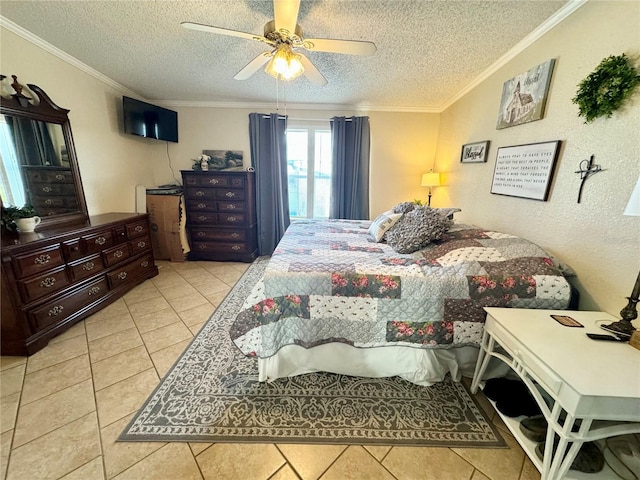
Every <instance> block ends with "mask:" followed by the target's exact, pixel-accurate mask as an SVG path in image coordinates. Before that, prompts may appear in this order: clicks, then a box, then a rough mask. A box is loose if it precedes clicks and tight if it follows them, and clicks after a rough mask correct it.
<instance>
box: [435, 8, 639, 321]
mask: <svg viewBox="0 0 640 480" xmlns="http://www.w3.org/2000/svg"><path fill="white" fill-rule="evenodd" d="M639 20H640V3H639V2H626V1H617V2H616V1H607V2H600V1H590V2H588V3H586V4H585V5H584V6H583V7H581V8H579V9H578V10H577V11H576V12H575V13H573V14H572V15H571V16H570V17H569V18H567V19H566V20H564V21H563V22H562V23H561V24H560V25H558V26H556V27H555V28H554V29H553V30H551V31H550V32H549V33H547V34H546V35H544V36H543V37H542V38H541V39H539V40H538V41H537V42H536V43H535V44H533V45H532V46H531V47H529V48H528V49H527V50H526V51H525V52H523V53H522V54H520V55H518V56H517V57H516V58H515V59H513V60H512V61H510V62H509V63H508V64H507V65H505V66H504V67H503V68H501V69H500V70H499V71H498V72H496V73H495V74H494V75H492V76H491V77H490V78H488V79H487V80H486V81H484V82H483V83H482V84H480V85H479V86H478V87H476V88H475V89H474V90H473V91H471V92H470V93H469V94H467V95H466V96H465V97H463V98H462V99H461V100H459V101H458V102H456V103H455V104H454V105H453V106H451V107H450V108H448V109H447V110H446V111H445V112H443V113H442V115H441V124H440V136H439V142H438V150H437V156H436V166H437V170H440V171H443V172H446V176H447V179H448V180H447V182H448V183H449V184H450V186H449V187H448V189H447V190H446V191H445V189H435V197H434V200H435V203H436V204H442V205H449V206H456V207H460V208H462V213H461V214H460V216H459V218H460V219H461V220H463V221H466V222H468V223H473V224H476V225H481V226H483V227H489V228H494V229H497V230H501V231H505V232H509V233H514V234H517V235H519V236H522V237H525V238H528V239H530V240H532V241H534V242H536V243H538V244H539V245H540V246H542V247H544V248H545V249H547V250H548V251H549V252H551V253H552V254H554V255H556V256H557V257H559V258H560V259H562V260H563V261H564V262H566V263H567V264H569V265H570V266H571V267H572V268H573V269H574V270H575V271H576V273H577V285H578V286H579V288H580V293H581V308H582V309H602V310H605V311H608V312H609V313H612V314H615V315H617V314H618V313H619V311H620V309H621V308H622V307H624V306H625V305H626V303H627V302H626V299H625V297H626V296H628V295H630V294H631V290H632V288H633V284H634V282H635V279H636V276H637V275H638V270H639V269H640V218H638V217H626V216H623V215H622V212H623V211H624V208H625V205H626V203H627V201H628V199H629V195H630V194H631V191H632V190H633V186H634V185H635V183H636V180H637V179H638V175H639V174H640V161H639V160H640V92H637V93H636V94H635V95H634V97H633V99H632V101H630V102H629V103H628V104H627V106H626V107H625V108H624V109H623V110H621V111H619V112H616V113H615V114H614V115H613V116H612V118H610V119H598V120H596V121H595V122H593V123H591V124H588V125H585V124H584V123H583V119H582V118H579V117H578V109H577V106H576V105H574V104H573V103H571V98H573V97H574V96H575V93H576V89H577V87H576V85H577V84H578V83H579V82H580V81H581V80H582V79H583V78H584V77H586V76H587V75H588V74H589V73H590V72H591V71H592V70H593V69H594V68H595V67H596V66H597V65H598V64H599V63H600V61H601V60H602V59H603V58H605V57H607V56H609V55H619V54H622V53H626V54H627V55H629V56H630V57H631V58H632V59H634V61H635V62H636V64H637V60H638V56H639V55H640V35H639V33H638V25H639ZM550 58H555V59H556V65H555V71H554V73H553V78H552V81H551V89H550V95H549V98H548V103H547V110H546V114H545V116H544V118H543V119H542V120H539V121H536V122H532V123H528V124H525V125H519V126H515V127H511V128H507V129H504V130H496V129H495V124H496V120H497V114H498V106H499V103H500V97H501V93H502V84H503V82H504V81H506V80H508V79H510V78H512V77H514V76H516V75H518V74H520V73H522V72H525V71H527V70H528V69H530V68H531V67H533V66H535V65H538V64H540V63H542V62H544V61H546V60H548V59H550ZM481 140H491V146H490V149H489V160H488V162H487V163H486V164H460V163H459V156H460V147H461V145H462V144H465V143H469V142H475V141H481ZM548 140H562V143H563V146H562V150H561V152H560V157H559V160H558V164H557V167H556V172H555V178H554V181H553V184H552V187H551V193H550V196H549V199H548V201H546V202H539V201H535V200H527V199H521V198H515V197H507V196H500V195H492V194H491V193H490V188H491V180H492V176H493V168H494V164H495V156H496V152H497V148H498V147H501V146H508V145H519V144H526V143H533V142H542V141H548ZM592 154H593V155H595V163H597V164H600V165H601V166H602V168H603V169H604V171H603V172H601V173H598V174H596V175H594V176H592V177H591V178H589V179H588V180H587V181H586V184H585V187H584V192H583V195H582V201H581V203H580V204H578V203H577V196H578V188H579V186H580V177H579V175H578V174H576V173H575V171H576V170H578V164H579V163H580V161H581V160H584V159H588V158H589V157H590V155H592Z"/></svg>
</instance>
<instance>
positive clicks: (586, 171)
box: [575, 155, 604, 203]
mask: <svg viewBox="0 0 640 480" xmlns="http://www.w3.org/2000/svg"><path fill="white" fill-rule="evenodd" d="M593 158H594V156H593V155H591V158H590V159H589V160H582V161H581V162H580V164H579V165H578V168H579V170H578V171H577V172H575V173H579V174H580V180H582V181H581V182H580V189H579V190H578V203H580V199H581V198H582V189H583V187H584V182H586V181H587V178H589V177H590V176H592V175H595V174H596V173H598V172H603V171H604V170H603V169H602V168H600V165H594V163H593Z"/></svg>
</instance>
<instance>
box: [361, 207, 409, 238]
mask: <svg viewBox="0 0 640 480" xmlns="http://www.w3.org/2000/svg"><path fill="white" fill-rule="evenodd" d="M400 217H402V214H401V213H393V210H388V211H386V212H383V213H381V214H380V215H378V217H377V218H376V219H375V220H374V221H373V222H372V223H371V225H370V226H369V238H370V239H371V240H373V241H374V242H381V241H382V239H383V237H384V234H385V233H386V232H387V231H388V230H389V229H390V228H391V227H393V226H394V225H395V224H396V222H397V221H398V220H400Z"/></svg>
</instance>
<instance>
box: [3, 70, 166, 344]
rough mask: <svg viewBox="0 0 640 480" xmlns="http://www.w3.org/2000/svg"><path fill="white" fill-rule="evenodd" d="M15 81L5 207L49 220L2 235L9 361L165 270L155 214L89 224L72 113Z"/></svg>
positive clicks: (9, 101)
mask: <svg viewBox="0 0 640 480" xmlns="http://www.w3.org/2000/svg"><path fill="white" fill-rule="evenodd" d="M5 78H6V77H5ZM13 80H14V82H13V84H12V87H13V88H14V91H15V93H14V94H12V95H11V96H8V95H7V96H2V97H0V152H2V165H1V167H2V168H1V169H0V170H1V171H0V194H1V196H2V205H3V207H4V206H8V205H12V206H17V207H22V206H24V205H25V204H26V205H31V206H33V207H34V209H35V211H36V214H37V215H38V216H40V217H41V219H42V221H41V223H40V225H39V226H38V227H37V228H36V231H35V232H31V233H21V232H13V231H8V230H6V229H5V228H3V230H2V233H1V252H0V254H1V262H0V264H1V269H2V278H1V282H2V283H1V285H0V294H1V298H0V302H1V304H0V308H1V326H2V330H1V332H0V335H1V336H0V342H1V345H0V354H2V355H31V354H33V353H35V352H37V351H38V350H41V349H42V348H44V347H45V346H46V345H47V344H48V342H49V340H51V339H52V338H53V337H55V336H56V335H59V334H60V333H62V332H64V331H66V330H68V329H69V328H70V327H71V326H73V325H74V324H76V323H77V322H79V321H80V320H83V319H85V318H87V317H88V316H90V315H92V314H93V313H96V312H97V311H99V310H101V309H102V308H104V307H106V306H107V305H109V304H111V303H113V302H114V301H115V300H117V299H119V298H120V297H122V296H123V295H124V294H125V293H127V292H128V291H130V290H131V289H133V288H134V287H135V286H137V285H139V284H140V283H142V282H144V281H145V280H146V279H148V278H151V277H153V276H155V275H157V274H158V268H157V266H156V265H155V262H154V258H153V251H152V247H151V238H150V225H149V218H148V215H147V214H135V213H106V214H102V215H96V216H89V214H88V210H87V205H86V201H85V196H84V191H83V188H82V182H81V179H80V171H79V168H78V162H77V157H76V152H75V148H74V144H73V137H72V135H71V125H70V123H69V118H68V112H69V111H68V110H65V109H63V108H60V107H58V106H57V105H55V104H54V103H53V101H52V100H51V99H50V98H49V96H48V95H47V94H46V93H45V92H44V91H43V90H42V89H40V88H39V87H38V86H36V85H32V84H28V85H27V86H26V87H23V86H22V85H20V84H18V83H17V79H16V78H15V77H14V78H13ZM7 81H10V80H7ZM3 82H4V78H3ZM3 91H6V89H3Z"/></svg>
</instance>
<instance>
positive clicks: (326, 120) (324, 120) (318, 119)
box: [262, 114, 353, 122]
mask: <svg viewBox="0 0 640 480" xmlns="http://www.w3.org/2000/svg"><path fill="white" fill-rule="evenodd" d="M262 118H271V117H270V116H269V115H266V114H263V115H262ZM287 118H288V120H294V121H296V122H298V121H300V122H302V121H307V122H330V121H331V119H330V118H329V119H327V118H296V117H283V116H279V117H278V119H279V120H284V119H287ZM344 120H345V122H353V118H351V117H346V118H345V119H344Z"/></svg>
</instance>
